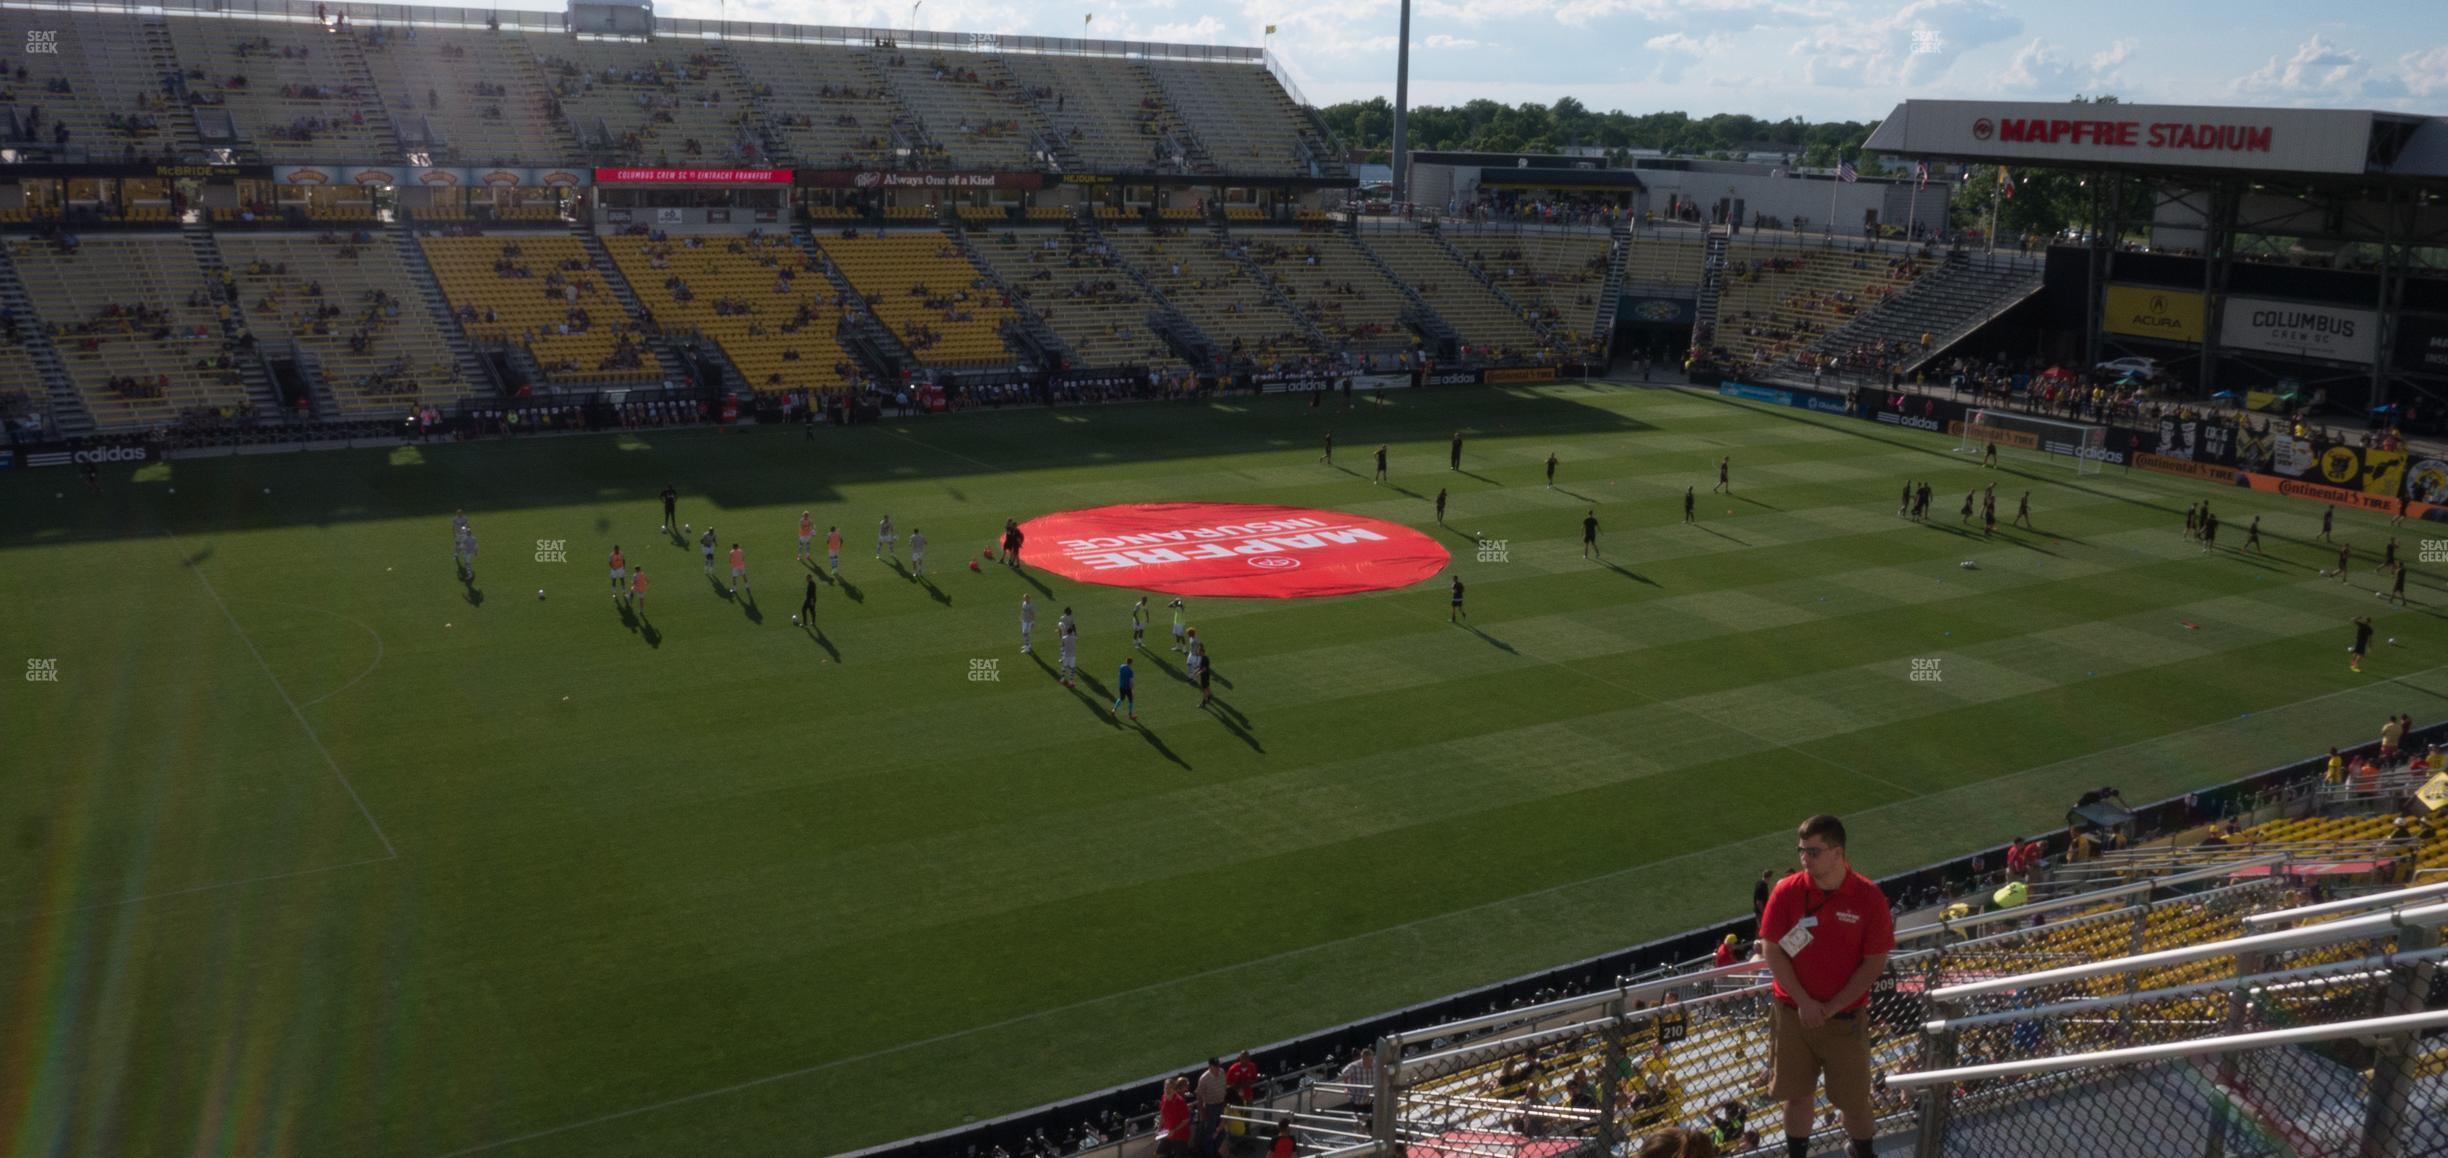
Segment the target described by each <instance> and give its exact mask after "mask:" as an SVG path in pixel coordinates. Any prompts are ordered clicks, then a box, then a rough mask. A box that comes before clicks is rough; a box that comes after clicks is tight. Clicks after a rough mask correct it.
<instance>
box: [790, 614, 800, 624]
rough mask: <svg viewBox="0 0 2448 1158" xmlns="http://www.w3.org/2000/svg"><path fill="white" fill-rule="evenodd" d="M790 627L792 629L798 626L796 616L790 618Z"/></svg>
mask: <svg viewBox="0 0 2448 1158" xmlns="http://www.w3.org/2000/svg"><path fill="white" fill-rule="evenodd" d="M791 626H792V627H797V626H799V617H798V616H796V615H794V616H791Z"/></svg>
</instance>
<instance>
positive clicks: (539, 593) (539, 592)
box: [536, 587, 544, 599]
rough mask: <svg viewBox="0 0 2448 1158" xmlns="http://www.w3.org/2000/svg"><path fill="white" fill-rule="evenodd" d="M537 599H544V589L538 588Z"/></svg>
mask: <svg viewBox="0 0 2448 1158" xmlns="http://www.w3.org/2000/svg"><path fill="white" fill-rule="evenodd" d="M536 598H538V599H542V598H544V589H543V588H541V587H538V588H536Z"/></svg>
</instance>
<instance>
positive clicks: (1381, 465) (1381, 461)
mask: <svg viewBox="0 0 2448 1158" xmlns="http://www.w3.org/2000/svg"><path fill="white" fill-rule="evenodd" d="M1385 454H1386V448H1385V446H1384V445H1383V444H1380V445H1379V446H1378V447H1377V477H1376V479H1375V480H1373V481H1374V482H1384V481H1385V478H1386V475H1385Z"/></svg>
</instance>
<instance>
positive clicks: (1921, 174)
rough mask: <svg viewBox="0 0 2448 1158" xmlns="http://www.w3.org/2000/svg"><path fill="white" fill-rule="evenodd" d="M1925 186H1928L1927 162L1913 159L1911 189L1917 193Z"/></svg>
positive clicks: (1925, 187)
mask: <svg viewBox="0 0 2448 1158" xmlns="http://www.w3.org/2000/svg"><path fill="white" fill-rule="evenodd" d="M1927 188H1929V162H1927V161H1915V162H1913V191H1914V192H1916V193H1917V192H1920V191H1921V190H1923V189H1927Z"/></svg>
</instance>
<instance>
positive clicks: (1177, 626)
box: [1172, 599, 1190, 652]
mask: <svg viewBox="0 0 2448 1158" xmlns="http://www.w3.org/2000/svg"><path fill="white" fill-rule="evenodd" d="M1172 607H1173V650H1175V651H1179V652H1188V651H1189V650H1190V649H1189V648H1186V647H1183V646H1182V639H1183V633H1184V632H1185V631H1187V630H1189V629H1188V626H1187V625H1186V623H1185V621H1184V620H1183V619H1182V601H1181V600H1179V599H1176V600H1174V601H1173V603H1172Z"/></svg>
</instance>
